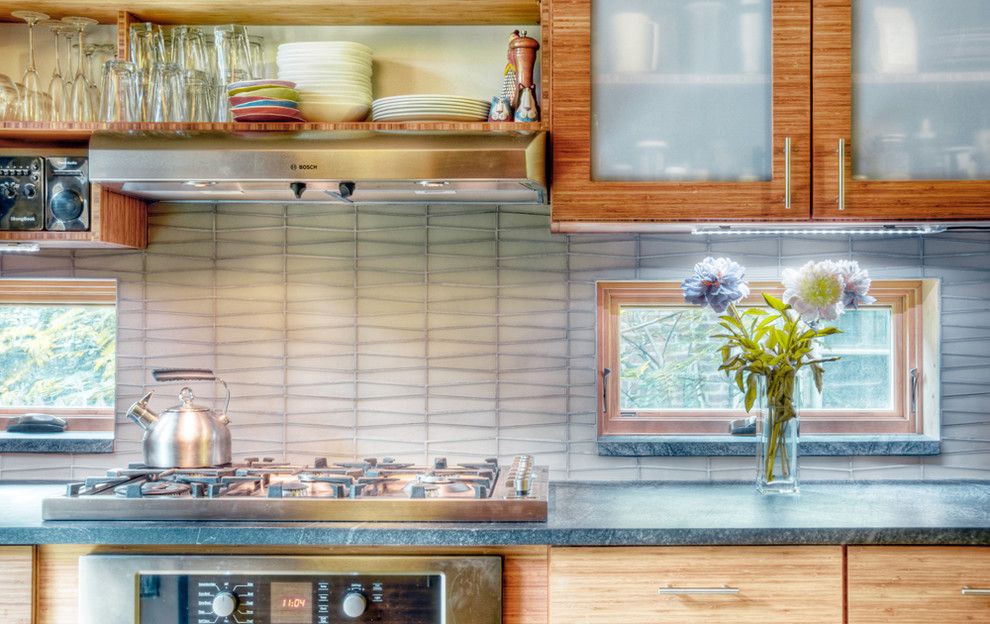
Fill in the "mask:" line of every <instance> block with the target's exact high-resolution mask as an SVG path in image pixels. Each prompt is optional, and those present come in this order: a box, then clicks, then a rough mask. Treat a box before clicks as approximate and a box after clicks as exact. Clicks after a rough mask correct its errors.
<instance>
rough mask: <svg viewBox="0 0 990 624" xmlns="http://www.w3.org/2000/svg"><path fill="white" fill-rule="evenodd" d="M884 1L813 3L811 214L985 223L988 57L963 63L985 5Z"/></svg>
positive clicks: (989, 162) (988, 26)
mask: <svg viewBox="0 0 990 624" xmlns="http://www.w3.org/2000/svg"><path fill="white" fill-rule="evenodd" d="M881 4H882V3H880V2H878V1H877V0H864V1H862V2H858V3H854V2H853V0H814V16H815V19H814V26H813V35H812V41H813V42H814V51H813V53H812V58H813V63H812V66H813V70H814V71H813V76H812V79H811V84H812V88H813V98H812V99H813V101H814V108H813V111H812V119H813V122H814V123H813V126H814V127H813V135H814V136H813V142H814V156H813V168H812V169H813V172H814V173H813V178H814V179H813V184H812V186H813V188H814V189H815V192H814V201H813V205H814V207H813V212H814V216H815V218H816V219H826V220H878V221H894V220H920V221H924V220H951V219H980V218H983V219H986V218H988V217H990V115H988V114H987V112H986V101H987V97H988V96H990V58H988V57H982V58H978V57H974V56H965V55H966V54H967V52H966V46H967V45H968V44H967V43H965V42H966V41H967V39H965V37H966V36H967V35H966V33H967V29H969V31H968V32H973V33H977V32H984V31H987V32H990V13H988V12H987V7H986V3H985V2H970V1H969V0H950V2H947V3H944V4H943V3H938V4H931V3H925V2H915V1H909V2H905V3H899V6H898V7H896V8H893V9H890V8H889V7H883V6H880V5H881ZM888 4H889V3H888ZM854 35H855V36H854ZM960 46H962V47H960ZM888 52H889V53H888ZM980 111H982V114H980ZM840 141H843V143H844V145H843V147H842V152H841V153H840V152H839V147H840V146H839V143H840ZM984 143H985V144H984ZM980 178H982V179H980ZM840 179H841V184H840Z"/></svg>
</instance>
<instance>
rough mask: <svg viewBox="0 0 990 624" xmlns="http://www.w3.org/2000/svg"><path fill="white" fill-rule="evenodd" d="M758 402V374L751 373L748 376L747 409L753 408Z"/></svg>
mask: <svg viewBox="0 0 990 624" xmlns="http://www.w3.org/2000/svg"><path fill="white" fill-rule="evenodd" d="M754 403H756V375H754V374H752V373H751V374H750V375H749V377H747V378H746V411H747V412H748V411H749V410H751V409H753V404H754Z"/></svg>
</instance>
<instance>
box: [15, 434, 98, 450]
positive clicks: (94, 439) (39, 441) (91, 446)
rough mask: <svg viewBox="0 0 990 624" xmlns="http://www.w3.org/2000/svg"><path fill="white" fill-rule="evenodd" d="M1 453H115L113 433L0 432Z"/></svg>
mask: <svg viewBox="0 0 990 624" xmlns="http://www.w3.org/2000/svg"><path fill="white" fill-rule="evenodd" d="M0 453H113V431H65V432H63V433H9V432H6V431H0Z"/></svg>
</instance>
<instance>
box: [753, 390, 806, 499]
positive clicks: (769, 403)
mask: <svg viewBox="0 0 990 624" xmlns="http://www.w3.org/2000/svg"><path fill="white" fill-rule="evenodd" d="M759 381H760V383H759V388H758V392H759V397H760V403H761V406H760V407H761V409H760V413H759V415H758V416H757V419H756V489H758V490H759V491H760V492H761V493H763V494H790V495H795V494H797V493H798V492H799V488H798V430H799V428H800V414H799V412H798V406H797V398H798V392H797V378H796V376H795V375H794V374H793V373H780V372H775V373H771V375H769V376H768V377H766V378H763V377H761V378H760V380H759ZM768 388H773V389H774V390H773V391H772V392H768Z"/></svg>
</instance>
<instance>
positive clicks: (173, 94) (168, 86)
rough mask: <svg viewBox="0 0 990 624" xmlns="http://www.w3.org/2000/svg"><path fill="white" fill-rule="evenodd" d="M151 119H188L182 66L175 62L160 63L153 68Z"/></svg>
mask: <svg viewBox="0 0 990 624" xmlns="http://www.w3.org/2000/svg"><path fill="white" fill-rule="evenodd" d="M148 113H149V116H150V117H149V121H157V122H181V121H185V120H186V89H185V82H184V80H183V76H182V68H181V67H179V66H178V65H176V64H175V63H158V64H156V65H154V66H153V67H152V68H151V89H150V101H149V102H148Z"/></svg>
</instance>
